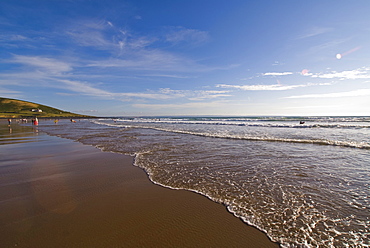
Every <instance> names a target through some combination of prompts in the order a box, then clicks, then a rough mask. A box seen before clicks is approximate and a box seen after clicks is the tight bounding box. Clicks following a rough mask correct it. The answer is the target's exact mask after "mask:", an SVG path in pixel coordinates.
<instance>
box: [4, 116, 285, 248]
mask: <svg viewBox="0 0 370 248" xmlns="http://www.w3.org/2000/svg"><path fill="white" fill-rule="evenodd" d="M10 129H11V130H10ZM0 137H1V138H2V140H6V142H5V143H4V144H2V143H0V148H1V149H2V150H3V151H5V152H4V154H6V155H5V156H4V157H3V158H2V159H1V160H0V186H1V191H0V211H1V212H2V217H0V218H1V219H0V232H1V233H2V234H3V235H2V236H1V237H0V243H2V244H3V245H5V247H8V246H9V247H10V246H17V247H29V246H30V245H31V246H37V247H48V246H58V247H112V246H114V247H137V246H143V247H174V246H177V247H225V246H227V247H279V245H278V244H276V243H273V242H271V241H270V240H269V238H268V237H267V236H266V235H265V234H264V233H263V232H262V231H260V230H258V229H257V228H255V227H252V226H249V225H247V224H246V223H244V222H243V221H242V220H241V219H239V218H237V217H235V216H234V215H233V214H232V213H230V212H229V211H228V210H227V209H226V206H224V205H222V204H219V203H215V202H213V201H211V200H210V199H209V198H207V197H206V196H203V195H201V194H197V193H195V192H191V191H186V190H173V189H169V188H167V187H163V186H159V185H157V184H155V183H153V182H152V181H151V180H150V179H149V178H148V175H147V174H146V173H145V171H144V170H143V169H141V168H139V167H137V166H134V164H133V163H134V158H133V157H130V156H127V155H123V154H118V153H111V152H103V151H101V150H99V149H98V148H94V147H92V146H88V145H83V144H81V143H78V142H76V141H72V140H68V139H63V138H60V137H56V136H49V135H47V134H45V133H39V132H37V128H35V127H22V126H19V125H17V124H12V125H11V128H8V126H7V123H6V122H5V121H0Z"/></svg>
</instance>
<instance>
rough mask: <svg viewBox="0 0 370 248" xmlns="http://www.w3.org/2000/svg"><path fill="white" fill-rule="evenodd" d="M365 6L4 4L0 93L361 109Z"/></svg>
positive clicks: (76, 108)
mask: <svg viewBox="0 0 370 248" xmlns="http://www.w3.org/2000/svg"><path fill="white" fill-rule="evenodd" d="M369 10H370V1H367V0H366V1H365V0H358V1H322V0H320V1H317V0H312V1H293V0H291V1H276V0H270V1H262V0H261V1H246V0H244V1H238V0H227V1H226V0H225V1H219V0H212V1H203V0H197V1H193V0H187V1H185V0H182V1H180V0H178V1H176V0H168V1H167V0H165V1H164V0H158V1H151V0H135V1H124V0H122V1H121V0H113V1H112V0H105V1H98V0H64V1H61V0H60V1H58V0H44V1H41V0H32V1H29V0H23V1H21V0H19V1H18V0H2V1H1V2H0V42H1V46H0V96H2V97H10V98H16V99H22V100H27V101H32V102H37V103H41V104H46V105H50V106H53V107H57V108H61V109H63V110H68V111H72V112H77V113H82V114H91V115H97V116H129V115H130V116H132V115H134V116H140V115H244V116H245V115H370V107H369V106H370V15H369Z"/></svg>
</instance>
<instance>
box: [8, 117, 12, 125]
mask: <svg viewBox="0 0 370 248" xmlns="http://www.w3.org/2000/svg"><path fill="white" fill-rule="evenodd" d="M10 124H12V119H10V118H9V119H8V126H9V127H10Z"/></svg>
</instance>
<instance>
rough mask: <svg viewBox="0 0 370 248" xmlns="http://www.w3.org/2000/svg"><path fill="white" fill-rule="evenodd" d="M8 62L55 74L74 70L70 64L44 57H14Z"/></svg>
mask: <svg viewBox="0 0 370 248" xmlns="http://www.w3.org/2000/svg"><path fill="white" fill-rule="evenodd" d="M7 62H9V63H16V64H23V65H26V66H30V67H34V68H37V69H42V70H44V71H47V72H50V73H53V74H59V73H62V72H67V71H70V70H72V66H71V65H70V64H69V63H66V62H63V61H60V60H56V59H54V58H48V57H42V56H23V55H14V56H13V58H12V59H11V60H9V61H7Z"/></svg>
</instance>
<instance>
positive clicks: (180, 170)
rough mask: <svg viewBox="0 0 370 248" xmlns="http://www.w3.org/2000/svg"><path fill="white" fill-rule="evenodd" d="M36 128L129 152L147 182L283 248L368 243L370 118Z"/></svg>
mask: <svg viewBox="0 0 370 248" xmlns="http://www.w3.org/2000/svg"><path fill="white" fill-rule="evenodd" d="M300 121H305V123H304V124H299V122H300ZM39 129H40V130H42V131H45V132H48V133H50V134H53V135H58V136H62V137H67V138H71V139H74V140H78V141H80V142H82V143H85V144H91V145H94V146H98V147H100V148H101V149H103V150H107V151H114V152H120V153H125V154H131V155H136V159H135V163H136V165H137V166H139V167H142V168H143V169H145V171H146V172H147V173H148V175H149V177H150V179H151V180H152V181H153V182H155V183H157V184H160V185H163V186H166V187H171V188H181V189H187V190H191V191H195V192H198V193H200V194H203V195H206V196H207V197H209V198H210V199H212V200H214V201H217V202H220V203H223V204H225V205H226V206H227V208H228V210H229V211H230V212H232V213H233V214H234V215H236V216H238V217H240V218H242V219H243V220H244V221H245V222H247V223H248V224H251V225H253V226H256V227H257V228H259V229H261V230H263V231H265V232H266V233H267V234H268V236H269V237H270V238H271V239H272V240H273V241H276V242H279V243H281V244H282V246H285V247H346V246H347V247H368V246H370V241H369V240H370V230H369V227H370V212H369V210H370V208H369V206H370V204H369V203H370V199H369V198H370V180H369V179H370V118H366V117H347V118H338V117H337V118H336V117H311V118H305V119H303V118H283V117H264V118H260V117H255V118H199V117H198V118H160V119H159V118H138V119H133V118H131V119H128V118H126V119H116V120H112V119H100V120H94V121H80V122H77V123H70V122H68V121H60V122H59V124H58V125H55V124H53V123H52V122H45V123H40V126H39Z"/></svg>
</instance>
